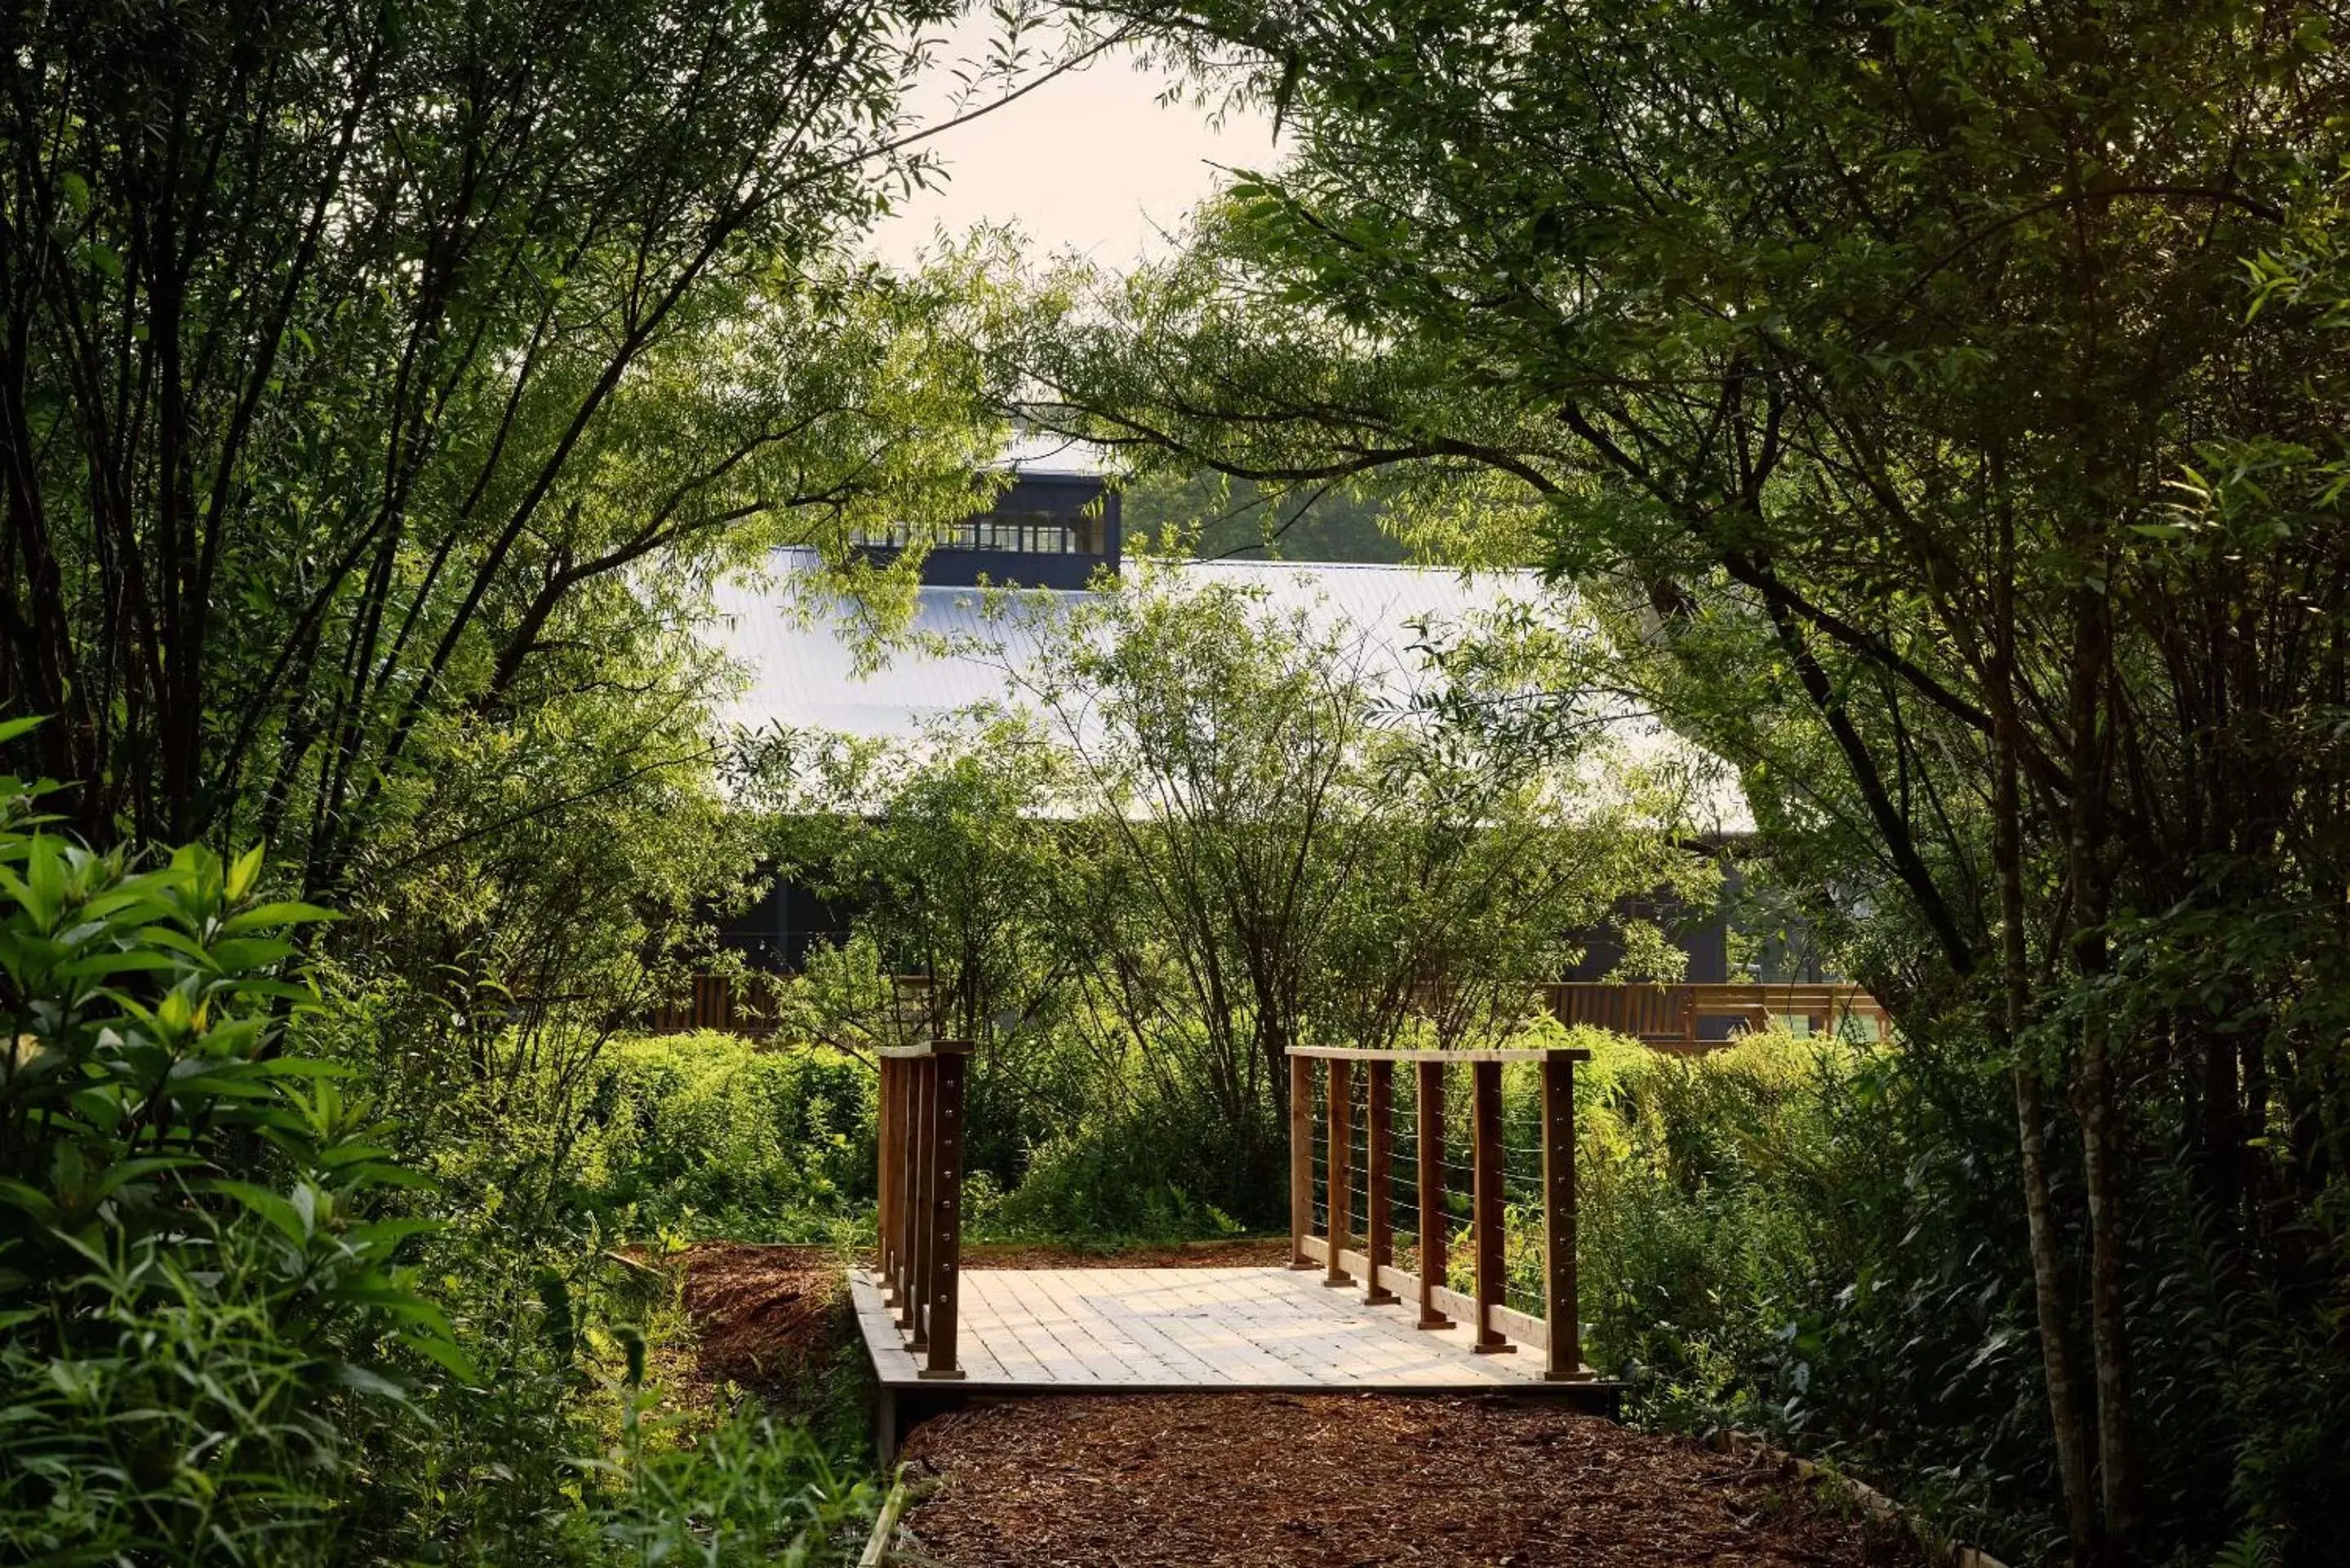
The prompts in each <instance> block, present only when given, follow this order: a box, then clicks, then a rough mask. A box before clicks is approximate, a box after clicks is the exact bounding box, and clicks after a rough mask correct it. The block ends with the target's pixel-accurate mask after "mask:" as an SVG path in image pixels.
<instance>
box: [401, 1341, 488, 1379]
mask: <svg viewBox="0 0 2350 1568" xmlns="http://www.w3.org/2000/svg"><path fill="white" fill-rule="evenodd" d="M395 1337H396V1338H398V1340H399V1341H400V1344H402V1345H406V1346H408V1348H409V1349H411V1350H412V1351H414V1352H416V1354H417V1355H421V1356H422V1357H424V1358H425V1359H426V1360H427V1361H430V1362H432V1363H433V1364H434V1365H436V1366H440V1367H441V1368H442V1370H443V1371H445V1372H447V1373H448V1374H449V1375H450V1376H452V1377H454V1378H455V1379H457V1381H458V1382H460V1383H466V1384H475V1385H478V1384H479V1383H480V1382H481V1380H482V1375H481V1373H480V1372H479V1371H478V1370H476V1369H475V1367H474V1366H473V1357H471V1356H469V1355H466V1354H465V1352H464V1351H463V1349H462V1348H461V1347H460V1346H459V1345H458V1344H457V1342H456V1341H455V1340H453V1339H444V1338H442V1337H441V1336H440V1335H438V1334H399V1335H396V1336H395Z"/></svg>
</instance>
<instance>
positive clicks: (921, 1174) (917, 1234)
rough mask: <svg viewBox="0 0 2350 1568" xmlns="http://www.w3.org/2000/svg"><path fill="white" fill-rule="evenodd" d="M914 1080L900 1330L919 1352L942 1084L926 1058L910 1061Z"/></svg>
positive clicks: (927, 1293) (923, 1344)
mask: <svg viewBox="0 0 2350 1568" xmlns="http://www.w3.org/2000/svg"><path fill="white" fill-rule="evenodd" d="M906 1065H907V1066H908V1068H910V1070H911V1076H912V1079H913V1085H914V1093H913V1114H912V1116H911V1118H910V1122H909V1125H908V1127H907V1129H906V1130H907V1138H908V1141H909V1143H910V1145H911V1146H912V1151H913V1158H912V1160H911V1161H910V1166H911V1175H910V1180H909V1182H908V1186H909V1188H910V1191H909V1192H908V1194H907V1203H906V1250H907V1251H908V1252H909V1253H910V1254H911V1256H910V1258H909V1259H908V1266H907V1269H906V1299H905V1302H904V1303H903V1305H902V1306H901V1307H900V1309H899V1311H900V1314H901V1318H900V1322H899V1326H900V1327H901V1328H904V1329H906V1330H907V1331H908V1333H909V1334H910V1338H909V1339H908V1341H907V1348H909V1349H910V1350H913V1351H916V1352H920V1351H925V1350H928V1349H929V1348H930V1347H931V1336H930V1324H929V1321H928V1317H927V1314H925V1312H924V1311H923V1309H924V1308H925V1307H927V1306H929V1305H930V1301H931V1227H930V1220H929V1216H930V1212H931V1202H932V1200H933V1198H934V1196H935V1193H934V1191H933V1189H932V1187H931V1173H932V1171H933V1170H935V1169H936V1168H937V1140H938V1128H937V1126H936V1124H935V1122H934V1121H933V1120H932V1117H931V1106H933V1105H934V1104H935V1099H934V1096H933V1094H932V1089H933V1086H934V1085H935V1084H936V1083H937V1074H936V1072H935V1071H934V1069H936V1067H937V1066H938V1063H937V1062H936V1061H935V1060H934V1059H932V1058H931V1057H927V1056H914V1057H910V1058H908V1060H907V1063H906Z"/></svg>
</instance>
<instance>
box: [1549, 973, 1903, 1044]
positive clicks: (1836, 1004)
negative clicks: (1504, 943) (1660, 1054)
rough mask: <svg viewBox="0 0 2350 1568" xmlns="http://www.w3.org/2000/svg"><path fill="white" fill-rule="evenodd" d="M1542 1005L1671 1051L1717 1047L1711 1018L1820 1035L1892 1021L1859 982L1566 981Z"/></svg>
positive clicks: (1570, 1019) (1880, 1031) (1744, 1029)
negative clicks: (1777, 1023) (1790, 1026)
mask: <svg viewBox="0 0 2350 1568" xmlns="http://www.w3.org/2000/svg"><path fill="white" fill-rule="evenodd" d="M1542 992H1543V1006H1544V1009H1545V1010H1546V1011H1548V1012H1549V1013H1550V1014H1551V1016H1553V1017H1554V1018H1556V1019H1557V1020H1558V1021H1559V1022H1560V1023H1589V1024H1594V1025H1596V1026H1597V1027H1598V1028H1601V1029H1607V1030H1612V1031H1614V1032H1615V1033H1618V1034H1628V1035H1630V1036H1631V1037H1632V1038H1634V1039H1636V1040H1639V1041H1642V1042H1645V1043H1646V1044H1650V1045H1654V1046H1657V1047H1659V1048H1660V1049H1663V1050H1668V1051H1711V1050H1719V1049H1720V1048H1721V1047H1722V1046H1723V1045H1725V1044H1729V1043H1730V1042H1729V1040H1728V1039H1726V1038H1713V1039H1709V1038H1707V1037H1706V1031H1705V1027H1704V1026H1705V1024H1706V1023H1707V1022H1708V1021H1709V1020H1719V1019H1727V1020H1729V1021H1730V1023H1731V1029H1730V1030H1729V1031H1728V1032H1727V1033H1730V1034H1732V1035H1734V1034H1736V1033H1753V1032H1757V1031H1760V1030H1763V1029H1767V1028H1769V1027H1770V1025H1771V1021H1772V1020H1773V1019H1774V1018H1801V1019H1804V1020H1806V1021H1807V1022H1808V1023H1809V1025H1810V1028H1811V1031H1812V1033H1814V1034H1830V1033H1841V1032H1842V1031H1843V1029H1844V1027H1845V1025H1846V1023H1847V1022H1851V1023H1859V1024H1860V1025H1861V1026H1862V1027H1864V1028H1866V1030H1867V1031H1868V1032H1869V1034H1870V1036H1871V1037H1872V1038H1874V1039H1877V1040H1883V1039H1885V1038H1886V1037H1887V1034H1888V1033H1890V1031H1891V1026H1892V1025H1891V1021H1890V1019H1888V1018H1887V1015H1886V1012H1885V1009H1884V1007H1883V1006H1882V1005H1881V1004H1879V1002H1877V999H1876V998H1875V997H1873V996H1871V995H1869V994H1868V992H1866V991H1863V990H1862V989H1861V988H1860V987H1858V986H1856V985H1795V984H1778V983H1769V982H1757V981H1749V982H1745V983H1742V984H1736V985H1717V984H1690V985H1627V984H1617V983H1613V982H1608V981H1566V982H1562V983H1559V984H1555V985H1545V986H1544V987H1543V988H1542Z"/></svg>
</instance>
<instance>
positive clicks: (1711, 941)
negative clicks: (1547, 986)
mask: <svg viewBox="0 0 2350 1568" xmlns="http://www.w3.org/2000/svg"><path fill="white" fill-rule="evenodd" d="M1616 909H1617V917H1618V918H1619V919H1627V920H1649V921H1653V922H1655V923H1656V924H1657V925H1659V926H1661V927H1663V928H1664V929H1665V934H1666V935H1668V936H1669V937H1670V938H1672V940H1673V945H1674V946H1675V947H1678V948H1679V949H1680V950H1681V951H1682V952H1683V953H1685V954H1686V955H1688V958H1689V969H1688V971H1687V972H1686V973H1684V974H1683V975H1682V977H1681V978H1682V979H1684V980H1686V981H1691V982H1692V983H1695V984H1699V985H1719V984H1721V983H1722V982H1723V981H1727V980H1728V979H1729V978H1730V921H1729V919H1728V918H1727V917H1726V916H1725V915H1724V914H1723V912H1722V911H1721V909H1720V908H1718V907H1716V908H1711V909H1697V908H1691V907H1690V906H1689V905H1686V904H1682V903H1680V902H1679V901H1678V900H1675V899H1671V898H1627V899H1624V900H1623V901H1622V902H1620V903H1618V904H1617V907H1616ZM1573 940H1575V945H1576V946H1578V947H1580V948H1581V949H1582V950H1583V958H1582V960H1581V961H1580V962H1577V963H1575V964H1574V965H1573V966H1572V967H1570V968H1569V969H1568V971H1566V972H1565V974H1562V975H1560V976H1559V979H1561V980H1567V981H1599V980H1605V979H1607V976H1608V974H1609V973H1610V972H1611V971H1614V969H1615V968H1616V966H1617V964H1619V963H1622V962H1623V961H1624V943H1623V940H1622V938H1621V937H1620V935H1619V934H1618V933H1617V931H1616V930H1615V929H1605V930H1597V931H1582V932H1576V933H1575V935H1574V939H1573Z"/></svg>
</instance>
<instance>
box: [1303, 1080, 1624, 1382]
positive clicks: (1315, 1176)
mask: <svg viewBox="0 0 2350 1568" xmlns="http://www.w3.org/2000/svg"><path fill="white" fill-rule="evenodd" d="M1590 1057H1591V1054H1590V1053H1589V1052H1587V1051H1581V1050H1555V1051H1543V1050H1481V1051H1365V1050H1353V1049H1346V1048H1340V1047H1331V1046H1296V1047H1294V1048H1292V1050H1291V1051H1290V1053H1289V1192H1290V1209H1289V1253H1290V1256H1289V1266H1290V1267H1291V1268H1293V1269H1314V1268H1319V1269H1320V1270H1321V1271H1322V1275H1323V1282H1324V1283H1325V1284H1326V1285H1329V1286H1330V1287H1332V1288H1333V1289H1349V1288H1356V1287H1359V1288H1360V1289H1361V1290H1362V1292H1363V1300H1364V1302H1365V1303H1366V1304H1368V1305H1375V1306H1376V1305H1386V1304H1390V1303H1398V1302H1409V1303H1410V1304H1411V1305H1412V1307H1413V1309H1414V1310H1415V1312H1416V1313H1417V1314H1418V1321H1419V1326H1420V1327H1421V1328H1429V1329H1442V1328H1450V1327H1451V1326H1452V1325H1453V1324H1456V1323H1458V1324H1462V1325H1464V1326H1466V1327H1467V1328H1468V1329H1469V1331H1470V1339H1471V1348H1472V1349H1474V1350H1475V1351H1477V1352H1478V1353H1479V1354H1481V1355H1507V1354H1511V1353H1513V1352H1515V1351H1516V1350H1518V1349H1519V1348H1520V1347H1522V1346H1523V1347H1524V1348H1526V1349H1528V1350H1531V1351H1534V1352H1535V1353H1537V1354H1539V1355H1542V1357H1543V1376H1544V1378H1545V1379H1548V1380H1550V1381H1554V1382H1564V1381H1575V1380H1581V1379H1585V1378H1588V1377H1590V1376H1592V1373H1591V1370H1590V1368H1588V1367H1586V1366H1584V1365H1583V1358H1582V1353H1581V1344H1582V1333H1581V1327H1580V1323H1579V1316H1578V1312H1577V1307H1576V1303H1575V1064H1576V1063H1578V1062H1586V1061H1589V1060H1590ZM1512 1063H1529V1064H1535V1065H1536V1075H1537V1077H1538V1079H1539V1085H1540V1098H1539V1106H1538V1113H1537V1116H1536V1117H1535V1127H1536V1132H1537V1141H1536V1142H1535V1143H1534V1144H1532V1145H1513V1144H1511V1143H1509V1142H1508V1141H1507V1140H1506V1138H1505V1137H1504V1132H1505V1117H1504V1115H1503V1076H1502V1075H1503V1067H1504V1066H1505V1065H1508V1064H1512ZM1399 1068H1402V1069H1406V1070H1405V1071H1403V1072H1399ZM1455 1069H1464V1070H1465V1073H1456V1071H1455ZM1462 1076H1465V1078H1466V1084H1465V1087H1466V1088H1467V1090H1468V1096H1467V1099H1466V1101H1465V1102H1462V1101H1460V1100H1449V1099H1448V1088H1449V1086H1450V1085H1451V1084H1454V1083H1457V1082H1458V1081H1459V1079H1460V1078H1461V1077H1462ZM1399 1085H1401V1086H1402V1088H1403V1089H1404V1091H1405V1096H1404V1106H1403V1108H1401V1109H1399V1106H1398V1088H1399ZM1453 1106H1458V1107H1459V1111H1458V1112H1457V1113H1455V1114H1450V1115H1449V1114H1448V1110H1449V1109H1450V1108H1451V1107H1453ZM1456 1125H1457V1133H1456ZM1399 1131H1400V1133H1401V1137H1399ZM1460 1154H1465V1155H1466V1156H1467V1158H1466V1160H1465V1161H1464V1160H1462V1159H1461V1158H1455V1157H1456V1155H1460ZM1530 1164H1531V1165H1533V1166H1534V1169H1533V1170H1531V1171H1530V1170H1529V1169H1528V1168H1527V1167H1528V1166H1529V1165H1530ZM1460 1199H1465V1211H1466V1212H1465V1217H1464V1222H1463V1223H1461V1225H1459V1226H1457V1227H1456V1224H1455V1216H1454V1212H1453V1210H1454V1208H1455V1206H1456V1200H1460ZM1513 1215H1514V1216H1515V1217H1516V1220H1517V1222H1516V1223H1514V1224H1513ZM1358 1219H1359V1220H1360V1223H1359V1225H1358V1224H1357V1220H1358ZM1530 1230H1531V1231H1534V1232H1536V1233H1537V1234H1538V1235H1539V1237H1540V1241H1539V1243H1538V1245H1539V1250H1540V1268H1539V1273H1538V1276H1537V1277H1538V1281H1539V1283H1538V1285H1537V1286H1536V1288H1534V1289H1533V1290H1530V1291H1528V1290H1523V1289H1522V1290H1519V1291H1516V1292H1513V1288H1512V1284H1511V1280H1512V1272H1513V1271H1512V1269H1511V1266H1510V1265H1511V1258H1510V1248H1511V1242H1512V1238H1513V1234H1514V1235H1517V1236H1520V1237H1523V1235H1524V1234H1525V1233H1526V1232H1527V1231H1530ZM1456 1231H1458V1232H1459V1234H1458V1236H1457V1237H1456ZM1456 1240H1458V1241H1460V1242H1461V1243H1462V1248H1461V1250H1462V1251H1465V1254H1466V1256H1465V1258H1457V1257H1456V1256H1455V1241H1456ZM1357 1241H1359V1242H1360V1246H1359V1247H1357V1245H1356V1244H1355V1243H1357ZM1407 1262H1408V1263H1409V1267H1406V1266H1405V1264H1406V1263H1407ZM1464 1263H1465V1268H1464V1267H1463V1264H1464ZM1464 1275H1465V1280H1464V1278H1463V1276H1464ZM1462 1282H1465V1283H1466V1284H1467V1285H1468V1287H1469V1288H1468V1289H1467V1290H1465V1291H1463V1290H1461V1289H1459V1288H1456V1287H1457V1285H1458V1284H1459V1283H1462Z"/></svg>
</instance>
